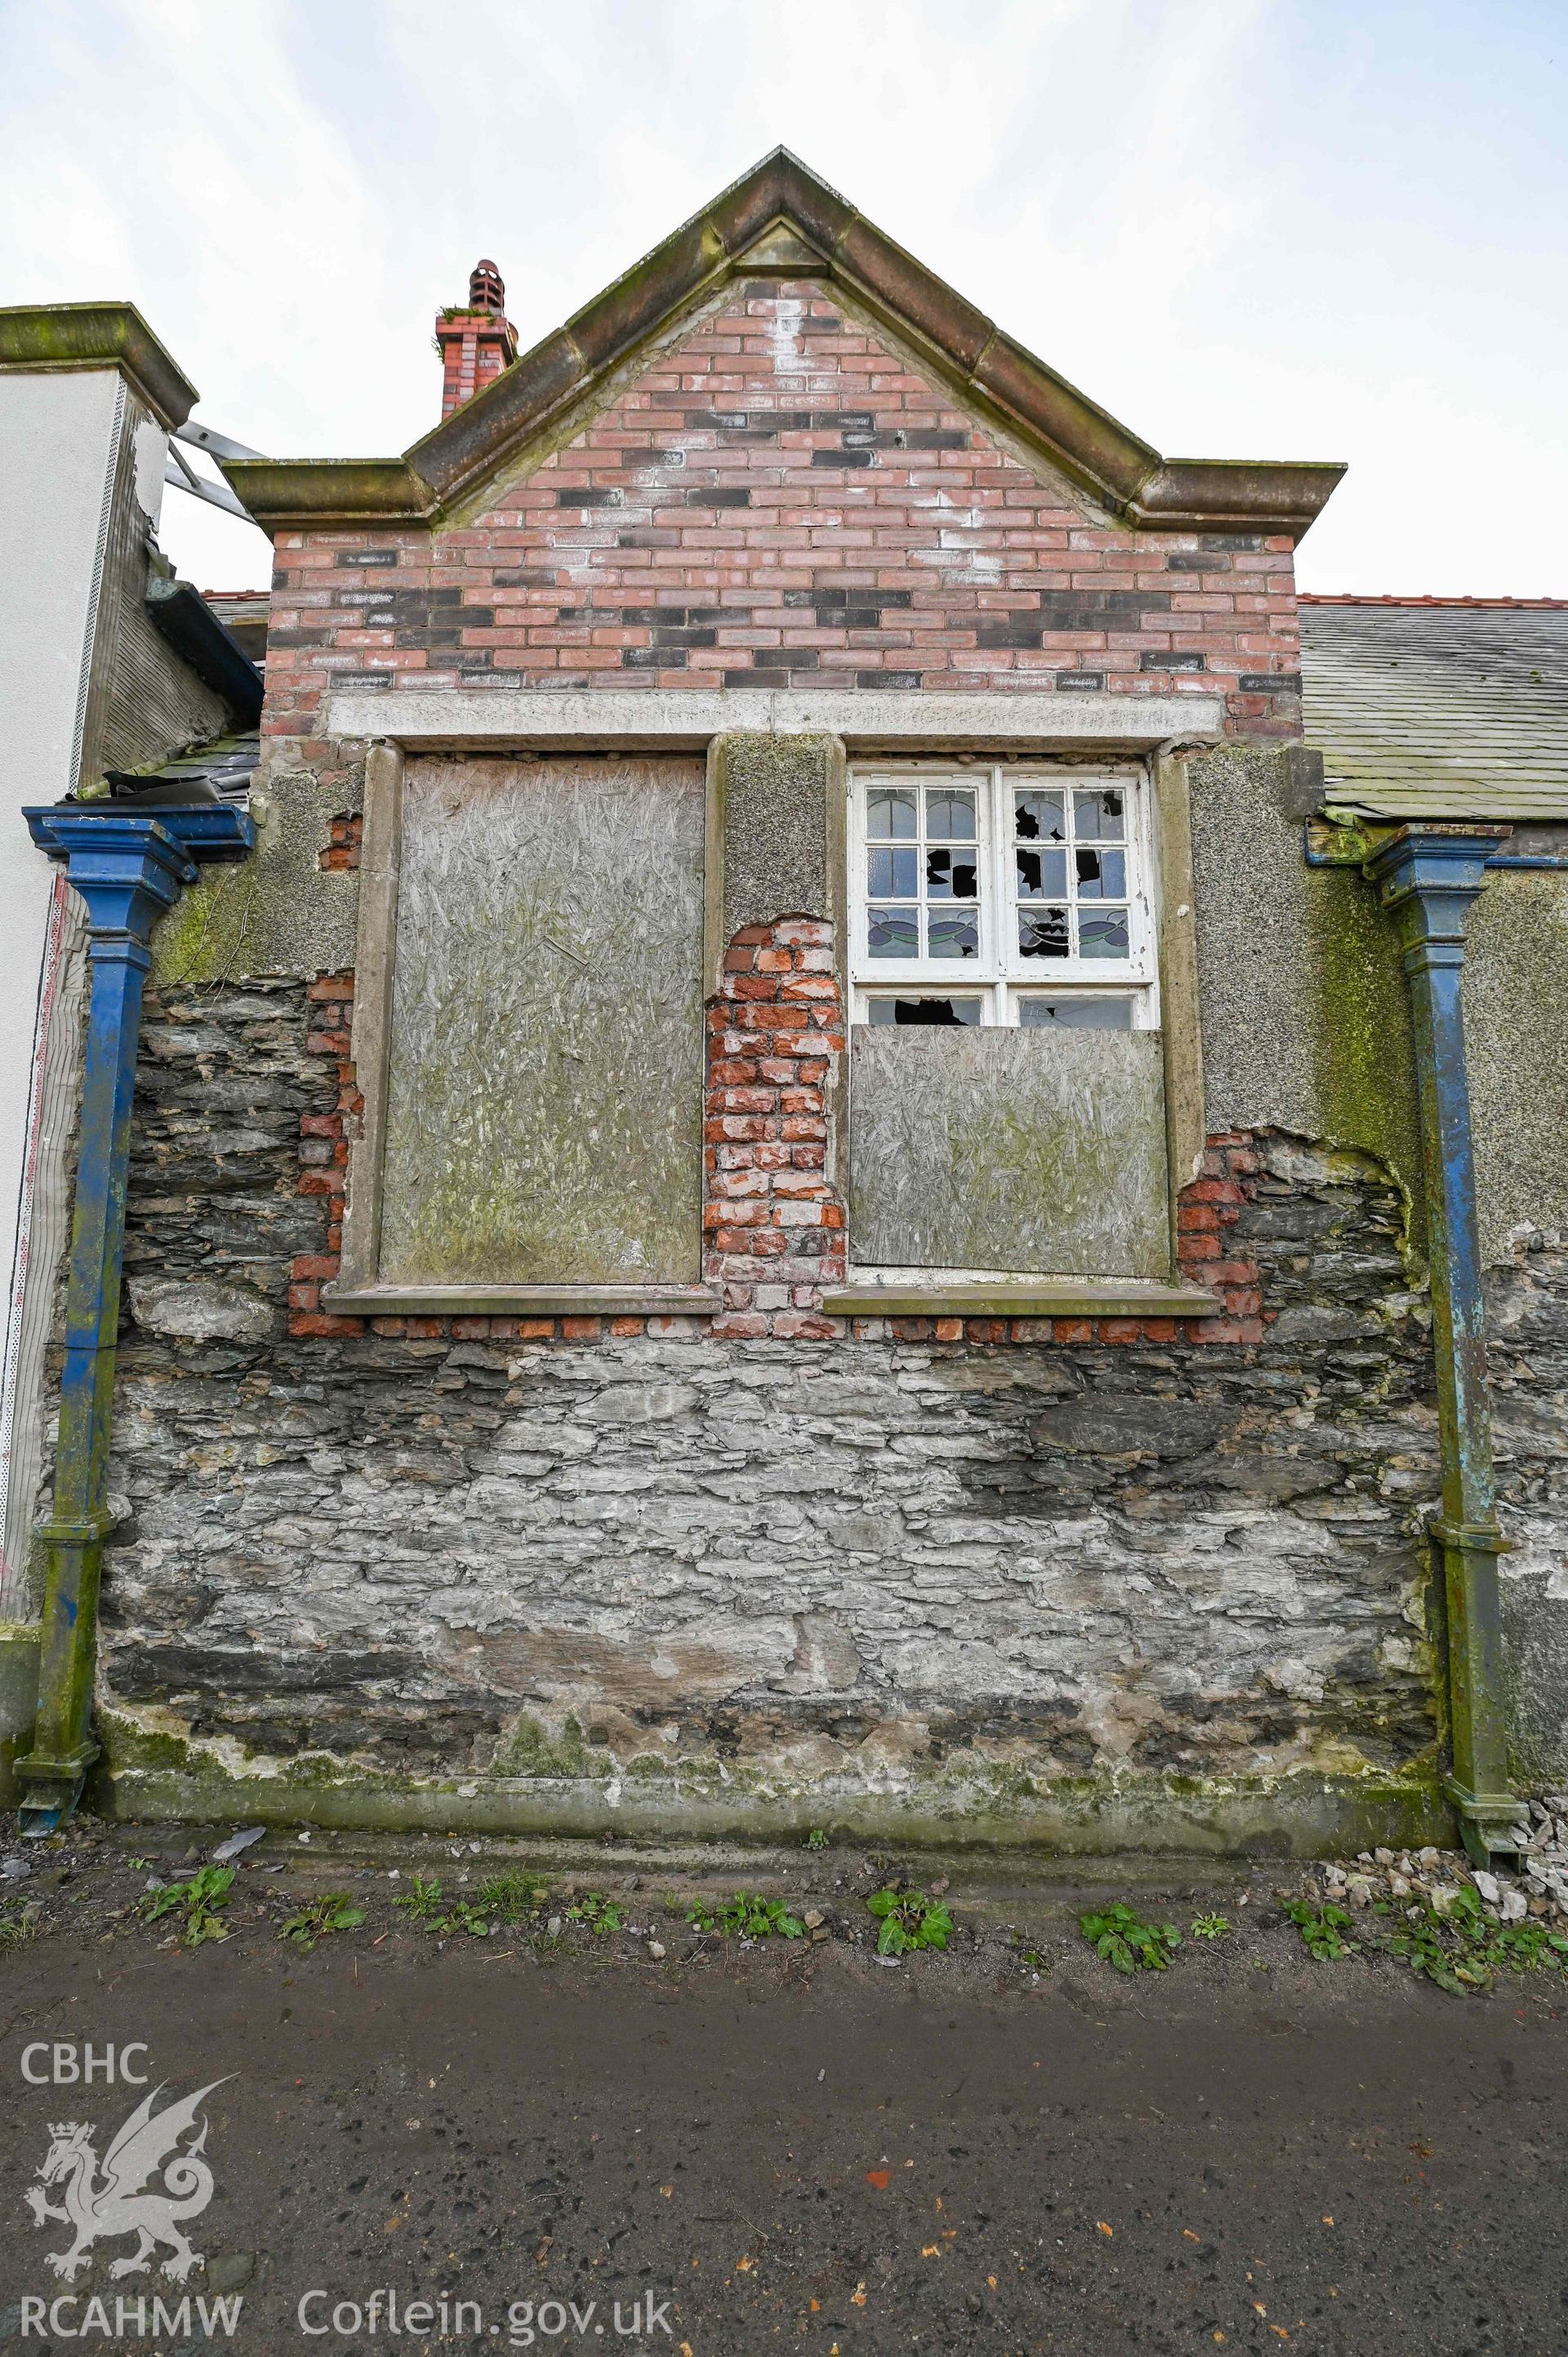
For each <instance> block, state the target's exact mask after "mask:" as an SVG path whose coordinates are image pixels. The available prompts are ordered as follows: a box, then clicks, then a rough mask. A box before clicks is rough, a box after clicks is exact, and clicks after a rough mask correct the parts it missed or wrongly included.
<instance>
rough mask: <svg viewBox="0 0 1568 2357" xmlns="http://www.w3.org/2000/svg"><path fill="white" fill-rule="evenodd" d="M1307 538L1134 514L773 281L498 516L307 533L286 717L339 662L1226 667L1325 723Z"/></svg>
mask: <svg viewBox="0 0 1568 2357" xmlns="http://www.w3.org/2000/svg"><path fill="white" fill-rule="evenodd" d="M1299 677H1300V674H1299V669H1298V652H1297V637H1296V612H1295V592H1294V572H1293V566H1292V552H1291V543H1290V541H1289V540H1288V538H1274V537H1269V538H1260V537H1257V536H1248V535H1245V534H1235V533H1215V534H1196V533H1128V532H1123V531H1120V530H1117V529H1112V528H1105V527H1104V526H1103V524H1102V523H1101V522H1096V521H1094V520H1093V519H1092V518H1091V517H1090V514H1089V511H1087V510H1086V509H1085V508H1083V507H1081V506H1080V505H1079V504H1078V503H1077V501H1076V499H1075V495H1073V494H1072V493H1070V492H1069V490H1068V489H1067V487H1066V486H1065V484H1057V483H1053V482H1050V481H1044V482H1042V481H1041V480H1038V479H1036V475H1035V473H1034V472H1032V471H1031V470H1030V469H1029V468H1026V467H1025V466H1024V465H1023V464H1021V463H1020V462H1019V461H1018V460H1016V459H1015V458H1013V457H1009V456H1008V455H1007V454H1006V453H1005V452H1004V450H1003V449H1002V448H1001V447H1000V446H999V445H998V444H997V442H996V441H994V440H993V438H992V436H990V435H989V434H988V433H986V432H985V431H984V430H983V429H982V428H981V427H979V426H978V425H974V424H973V423H972V421H971V420H970V419H969V418H967V417H966V416H965V415H964V414H962V413H961V411H960V410H958V409H956V408H955V407H954V406H953V405H952V404H951V401H950V398H949V397H948V396H947V395H946V394H945V393H943V392H941V391H940V389H938V388H936V387H934V386H933V385H932V384H930V383H929V382H927V381H926V380H925V379H924V378H923V377H921V376H920V375H918V373H913V372H911V371H910V370H909V369H908V368H907V367H906V365H905V364H904V362H903V361H901V360H900V359H899V358H898V357H897V355H896V354H894V353H893V352H892V351H890V350H888V349H887V348H886V346H885V345H883V344H882V343H881V342H880V341H879V340H878V339H876V338H875V337H874V336H872V335H869V334H867V333H865V331H864V330H863V329H861V328H859V327H857V326H856V325H855V324H854V321H852V320H851V319H850V318H849V317H846V315H845V314H844V313H843V311H841V310H840V309H838V307H836V306H835V305H834V304H833V303H832V301H830V300H829V299H828V298H827V296H824V295H822V294H820V293H816V292H808V293H802V294H783V293H780V292H779V291H778V290H777V289H776V288H770V287H754V288H751V289H749V290H747V291H746V292H744V293H741V294H737V296H736V297H735V299H734V300H732V301H731V302H729V303H728V304H727V305H726V306H725V307H724V309H723V310H721V311H720V312H718V314H717V315H716V316H714V317H710V318H709V319H707V320H706V322H705V323H703V325H701V326H699V327H698V328H696V329H695V330H694V331H693V334H692V335H691V336H690V337H688V338H687V339H686V340H685V341H684V342H683V343H682V344H681V345H679V346H678V347H676V348H675V349H673V350H670V351H668V352H666V353H664V354H662V355H660V356H659V357H657V358H656V359H655V360H654V361H653V362H652V364H651V365H650V367H649V369H648V370H647V371H646V372H645V373H644V374H643V375H642V376H640V377H639V378H638V379H637V380H636V382H634V383H633V384H632V385H631V386H630V387H629V389H628V390H627V391H626V392H625V393H623V394H622V395H621V396H620V398H619V399H618V401H617V402H616V403H615V404H614V405H613V406H612V407H611V408H609V409H608V410H607V412H606V413H605V414H604V415H602V416H601V417H600V418H599V419H598V420H597V421H596V423H595V424H594V425H591V426H590V427H589V428H588V429H587V430H586V431H585V433H583V434H581V435H579V436H577V437H576V439H575V441H574V442H573V443H572V444H571V445H570V446H569V447H567V448H566V449H564V450H563V451H561V452H560V453H558V454H557V455H556V456H555V457H552V458H549V459H547V460H545V461H544V463H543V464H542V466H540V467H539V468H538V469H537V470H536V471H535V472H534V473H533V474H532V476H531V477H530V478H529V479H527V480H526V481H522V482H519V483H516V484H514V485H512V486H511V487H510V489H507V490H503V491H501V492H499V493H498V495H497V498H496V502H495V505H494V508H493V511H491V512H489V513H488V514H487V515H485V516H484V517H482V518H481V519H480V520H479V521H478V522H475V523H473V524H472V525H468V526H465V527H464V528H462V529H450V530H443V531H441V532H439V533H436V534H435V537H434V539H433V538H432V537H431V535H429V534H428V533H419V532H388V533H311V534H307V535H306V534H301V533H285V534H283V535H282V536H281V537H280V540H279V544H278V547H277V551H276V579H275V587H274V600H273V608H272V630H271V634H270V637H269V641H268V665H267V709H266V716H265V719H264V723H263V725H264V726H265V727H266V728H267V730H269V731H270V732H271V733H273V734H274V735H279V736H286V737H304V738H311V737H315V736H316V735H317V733H318V730H319V727H320V719H319V706H320V703H321V698H322V695H323V694H324V692H325V691H326V689H327V688H328V685H329V683H330V682H331V681H332V680H333V679H334V678H338V679H341V680H344V681H346V682H347V681H353V682H355V683H369V682H378V683H383V684H392V683H396V684H399V685H425V686H430V687H459V688H461V687H467V686H472V687H473V688H475V689H476V690H482V689H483V688H484V687H485V686H487V685H489V684H508V685H519V686H534V687H558V688H559V687H585V686H590V685H592V686H596V687H613V688H624V689H627V690H636V689H638V688H640V687H646V686H658V687H661V688H682V687H692V688H713V687H717V686H720V685H727V686H732V687H734V686H753V687H762V686H789V687H795V688H800V687H811V686H820V687H832V688H838V689H843V688H845V687H854V688H857V689H862V690H865V691H868V692H869V691H875V690H876V689H877V688H891V687H899V688H906V687H907V688H915V687H918V688H925V689H929V690H933V691H953V690H961V689H974V688H984V689H992V690H996V689H1001V690H1007V689H1019V690H1025V689H1031V688H1032V689H1041V688H1053V687H1058V688H1064V689H1067V690H1074V689H1078V688H1084V689H1092V688H1096V687H1103V688H1105V689H1107V690H1111V691H1116V692H1120V693H1126V694H1149V693H1156V692H1170V691H1173V690H1174V691H1176V692H1177V693H1183V692H1188V693H1191V692H1209V693H1212V692H1214V691H1215V690H1217V689H1218V690H1220V691H1222V692H1223V694H1224V695H1225V699H1226V710H1227V714H1228V726H1230V729H1231V730H1232V732H1234V733H1236V734H1239V735H1244V736H1260V735H1262V736H1268V735H1273V736H1281V735H1284V736H1291V735H1295V734H1298V733H1299V727H1300V718H1299V713H1300V705H1299Z"/></svg>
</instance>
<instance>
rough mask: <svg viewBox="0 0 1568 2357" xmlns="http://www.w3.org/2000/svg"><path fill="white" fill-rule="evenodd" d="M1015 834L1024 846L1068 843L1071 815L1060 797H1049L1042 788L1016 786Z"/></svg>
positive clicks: (1014, 795)
mask: <svg viewBox="0 0 1568 2357" xmlns="http://www.w3.org/2000/svg"><path fill="white" fill-rule="evenodd" d="M1013 832H1014V833H1015V834H1016V836H1017V838H1018V840H1019V842H1020V843H1065V842H1066V841H1067V813H1066V811H1065V810H1064V808H1063V804H1062V797H1061V796H1060V794H1051V793H1045V792H1043V791H1041V789H1040V788H1039V787H1038V786H1015V788H1014V791H1013Z"/></svg>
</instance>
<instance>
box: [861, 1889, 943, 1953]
mask: <svg viewBox="0 0 1568 2357" xmlns="http://www.w3.org/2000/svg"><path fill="white" fill-rule="evenodd" d="M865 1903H866V1905H867V1907H868V1908H869V1909H870V1910H871V1912H872V1913H873V1914H874V1915H875V1916H877V1917H879V1918H880V1920H881V1924H882V1929H881V1931H880V1932H878V1933H877V1935H876V1953H877V1954H878V1955H879V1956H902V1955H905V1954H907V1953H908V1952H909V1951H910V1950H911V1949H915V1948H945V1947H946V1946H947V1943H948V1941H949V1939H950V1936H951V1933H952V1916H951V1914H950V1912H949V1910H948V1909H947V1908H945V1907H944V1906H943V1905H942V1903H941V1901H940V1900H938V1899H928V1898H927V1896H926V1894H925V1892H924V1891H923V1890H877V1891H874V1892H873V1893H872V1895H871V1897H870V1898H869V1899H868V1900H866V1902H865Z"/></svg>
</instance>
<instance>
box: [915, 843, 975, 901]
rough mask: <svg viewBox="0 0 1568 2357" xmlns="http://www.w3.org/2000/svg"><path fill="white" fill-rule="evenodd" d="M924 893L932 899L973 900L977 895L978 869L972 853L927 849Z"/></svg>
mask: <svg viewBox="0 0 1568 2357" xmlns="http://www.w3.org/2000/svg"><path fill="white" fill-rule="evenodd" d="M926 894H927V898H928V899H932V900H973V899H977V898H978V896H979V870H978V868H977V867H976V866H975V863H974V858H973V856H972V854H971V853H968V852H962V851H938V850H935V849H932V850H929V851H928V852H927V854H926Z"/></svg>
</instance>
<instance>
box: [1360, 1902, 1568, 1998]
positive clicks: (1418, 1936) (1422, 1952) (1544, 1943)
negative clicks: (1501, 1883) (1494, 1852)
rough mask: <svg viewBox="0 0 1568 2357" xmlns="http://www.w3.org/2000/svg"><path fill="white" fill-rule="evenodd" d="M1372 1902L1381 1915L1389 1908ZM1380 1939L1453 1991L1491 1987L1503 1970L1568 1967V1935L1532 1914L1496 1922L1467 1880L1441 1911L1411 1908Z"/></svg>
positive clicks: (1457, 1993) (1393, 1953)
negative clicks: (1516, 1920) (1549, 1929)
mask: <svg viewBox="0 0 1568 2357" xmlns="http://www.w3.org/2000/svg"><path fill="white" fill-rule="evenodd" d="M1373 1907H1374V1910H1375V1912H1376V1913H1377V1914H1379V1915H1380V1916H1384V1917H1387V1916H1389V1915H1390V1914H1391V1909H1390V1908H1389V1906H1388V1904H1387V1902H1386V1901H1385V1900H1374V1901H1373ZM1379 1944H1380V1946H1382V1947H1383V1948H1384V1949H1385V1950H1386V1952H1387V1953H1389V1954H1390V1955H1391V1956H1397V1957H1398V1958H1399V1960H1400V1962H1401V1963H1402V1964H1408V1965H1409V1966H1410V1968H1411V1970H1412V1973H1419V1974H1421V1975H1423V1978H1425V1979H1427V1980H1430V1981H1433V1982H1435V1984H1436V1986H1438V1987H1439V1988H1441V1989H1445V1990H1446V1991H1447V1992H1448V1995H1449V1996H1470V1995H1471V1994H1472V1993H1474V1992H1475V1991H1477V1990H1479V1989H1486V1988H1490V1986H1492V1983H1493V1982H1494V1981H1495V1980H1496V1978H1497V1976H1498V1974H1499V1973H1502V1972H1509V1973H1538V1972H1555V1973H1561V1972H1563V1971H1568V1938H1565V1937H1564V1936H1563V1933H1562V1932H1549V1931H1548V1930H1547V1929H1546V1927H1545V1925H1544V1924H1542V1923H1537V1922H1532V1921H1530V1920H1529V1919H1526V1920H1525V1921H1521V1922H1518V1923H1497V1922H1494V1921H1492V1919H1491V1918H1490V1917H1489V1916H1488V1915H1487V1913H1486V1911H1485V1910H1484V1909H1483V1907H1482V1905H1481V1900H1480V1894H1479V1893H1478V1892H1477V1890H1476V1889H1474V1888H1473V1887H1472V1886H1471V1885H1470V1884H1468V1883H1466V1884H1465V1885H1463V1886H1462V1887H1461V1888H1460V1889H1458V1890H1456V1891H1455V1892H1454V1893H1453V1895H1452V1897H1451V1898H1450V1899H1449V1900H1448V1902H1447V1905H1446V1908H1445V1909H1444V1910H1441V1911H1440V1910H1438V1909H1437V1908H1435V1907H1433V1906H1431V1905H1427V1906H1424V1907H1410V1908H1407V1909H1406V1910H1404V1912H1403V1915H1402V1918H1401V1919H1400V1920H1398V1921H1395V1922H1394V1923H1393V1925H1392V1927H1391V1930H1390V1932H1389V1935H1388V1938H1387V1939H1386V1941H1382V1942H1380V1943H1379Z"/></svg>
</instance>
